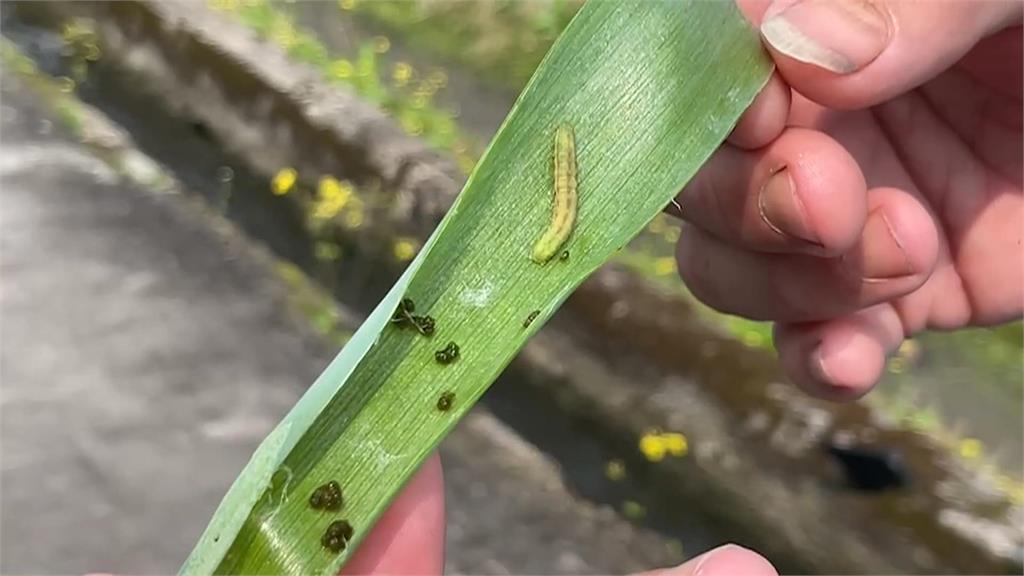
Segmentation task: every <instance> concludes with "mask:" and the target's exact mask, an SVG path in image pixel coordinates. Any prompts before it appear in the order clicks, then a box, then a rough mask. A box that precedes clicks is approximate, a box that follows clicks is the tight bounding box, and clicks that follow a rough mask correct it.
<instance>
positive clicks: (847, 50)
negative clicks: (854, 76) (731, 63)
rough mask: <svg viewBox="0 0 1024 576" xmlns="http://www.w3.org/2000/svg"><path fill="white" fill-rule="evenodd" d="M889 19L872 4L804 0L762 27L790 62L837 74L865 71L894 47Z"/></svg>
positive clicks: (856, 0) (865, 0)
mask: <svg viewBox="0 0 1024 576" xmlns="http://www.w3.org/2000/svg"><path fill="white" fill-rule="evenodd" d="M888 23H889V20H888V18H886V15H885V14H883V13H882V12H881V10H880V9H879V8H877V7H876V6H875V5H874V3H873V2H870V1H868V0H800V1H798V2H796V3H795V4H792V5H790V6H788V7H787V8H785V9H783V10H782V11H781V12H778V13H775V14H771V11H769V15H768V17H767V18H766V19H765V20H764V21H763V22H762V23H761V35H762V36H764V39H765V40H766V41H767V42H768V43H769V44H770V45H771V46H772V47H773V48H775V49H776V50H778V51H779V52H782V53H783V54H785V55H786V56H789V57H790V58H794V59H796V60H799V61H801V62H806V63H807V64H812V65H814V66H818V67H820V68H824V69H825V70H828V71H830V72H835V73H836V74H850V73H853V72H856V71H857V70H860V69H861V68H863V67H864V66H866V65H867V64H868V63H869V62H871V61H872V60H874V59H875V58H877V57H878V55H879V54H881V53H882V51H883V50H885V47H886V46H887V45H888V43H889V24H888Z"/></svg>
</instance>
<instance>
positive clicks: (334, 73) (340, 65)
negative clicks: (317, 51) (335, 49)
mask: <svg viewBox="0 0 1024 576" xmlns="http://www.w3.org/2000/svg"><path fill="white" fill-rule="evenodd" d="M354 72H355V67H354V66H352V63H351V62H349V61H348V60H345V59H344V58H339V59H337V60H335V61H334V62H331V67H330V69H329V70H328V73H329V74H330V75H331V77H332V78H338V79H339V80H344V79H346V78H351V77H352V74H353V73H354Z"/></svg>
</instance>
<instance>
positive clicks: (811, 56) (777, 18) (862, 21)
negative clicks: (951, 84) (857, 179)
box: [748, 0, 1024, 108]
mask: <svg viewBox="0 0 1024 576" xmlns="http://www.w3.org/2000/svg"><path fill="white" fill-rule="evenodd" d="M755 1H756V0H755ZM748 8H749V6H748ZM1022 14H1024V3H1021V2H1018V1H1005V0H1003V1H994V2H970V1H949V2H945V1H943V2H906V1H899V0H774V1H773V2H771V3H770V5H768V7H767V10H766V11H765V12H764V16H763V17H762V19H761V25H760V27H761V35H762V36H763V37H764V40H765V43H766V44H767V45H768V48H769V50H770V51H771V52H772V56H773V57H774V59H775V63H776V65H777V66H778V68H779V71H780V73H781V74H782V76H783V78H785V79H786V82H788V83H789V85H790V86H792V87H793V89H795V90H796V91H797V92H800V93H801V94H803V95H804V96H806V97H808V98H810V99H811V100H814V101H816V102H818V103H819V104H823V105H825V106H830V107H834V108H863V107H867V106H871V105H873V104H877V103H879V102H882V101H884V100H887V99H889V98H892V97H893V96H896V95H898V94H901V93H903V92H906V91H907V90H910V89H912V88H914V87H916V86H918V85H920V84H922V83H924V82H926V81H928V80H930V79H931V78H933V77H935V76H936V75H937V74H939V73H940V72H942V71H943V70H945V69H946V68H948V67H949V66H950V65H952V64H953V63H955V62H956V61H957V60H959V59H960V58H961V57H963V56H964V54H966V53H967V52H968V51H969V50H970V49H971V48H972V47H974V45H975V44H977V43H978V42H979V41H980V40H981V39H983V38H985V37H986V36H989V35H991V34H993V33H995V32H998V31H999V30H1002V29H1003V28H1006V27H1009V26H1012V25H1014V24H1019V23H1020V22H1021V18H1022ZM1016 56H1019V54H1007V55H1006V57H1007V58H1012V57H1016Z"/></svg>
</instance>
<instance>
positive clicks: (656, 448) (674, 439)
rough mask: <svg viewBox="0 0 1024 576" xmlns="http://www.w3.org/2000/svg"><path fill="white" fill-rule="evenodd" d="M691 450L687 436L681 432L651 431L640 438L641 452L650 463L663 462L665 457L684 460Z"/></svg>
mask: <svg viewBox="0 0 1024 576" xmlns="http://www.w3.org/2000/svg"><path fill="white" fill-rule="evenodd" d="M689 449H690V445H689V442H687V440H686V436H684V435H682V434H680V433H679V432H664V433H662V432H658V431H651V432H648V433H646V434H644V435H643V437H642V438H640V452H642V453H643V455H644V457H645V458H647V460H648V461H650V462H661V461H662V460H664V459H665V456H673V457H676V458H682V457H683V456H686V454H687V452H689Z"/></svg>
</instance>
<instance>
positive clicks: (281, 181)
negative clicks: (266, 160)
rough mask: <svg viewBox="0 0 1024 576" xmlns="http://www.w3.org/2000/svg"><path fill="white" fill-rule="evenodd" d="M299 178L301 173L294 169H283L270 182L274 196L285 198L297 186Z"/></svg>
mask: <svg viewBox="0 0 1024 576" xmlns="http://www.w3.org/2000/svg"><path fill="white" fill-rule="evenodd" d="M298 177H299V173H298V172H296V171H295V169H294V168H282V169H281V170H279V171H278V172H277V174H275V175H274V178H273V180H271V181H270V190H271V191H273V192H274V196H284V195H285V194H287V193H288V192H290V191H291V189H292V188H293V187H294V186H295V181H296V180H297V179H298Z"/></svg>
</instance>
